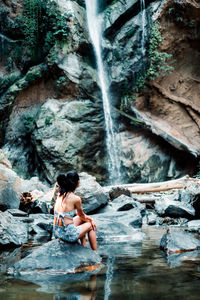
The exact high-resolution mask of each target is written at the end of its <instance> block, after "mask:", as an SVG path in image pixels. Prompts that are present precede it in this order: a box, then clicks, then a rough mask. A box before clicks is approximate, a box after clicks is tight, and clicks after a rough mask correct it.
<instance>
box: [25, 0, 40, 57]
mask: <svg viewBox="0 0 200 300" xmlns="http://www.w3.org/2000/svg"><path fill="white" fill-rule="evenodd" d="M23 7H24V9H23V33H24V36H25V46H26V47H27V49H28V50H29V54H30V56H31V57H32V59H33V60H37V59H38V56H39V53H40V51H39V53H38V47H37V46H38V44H39V38H40V24H41V22H42V14H41V11H42V1H41V0H24V2H23Z"/></svg>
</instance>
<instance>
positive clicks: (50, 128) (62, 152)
mask: <svg viewBox="0 0 200 300" xmlns="http://www.w3.org/2000/svg"><path fill="white" fill-rule="evenodd" d="M99 110H101V109H100V108H99V107H98V105H95V104H94V103H93V102H91V101H90V100H84V101H69V102H66V103H60V102H59V101H56V100H48V101H47V102H46V103H45V104H44V105H43V106H42V107H41V109H40V112H39V114H38V117H37V120H36V130H34V132H33V142H34V144H35V147H36V153H37V156H38V159H39V161H40V162H41V166H42V169H41V172H42V173H43V176H44V178H46V179H47V180H48V181H50V182H52V183H53V182H55V179H56V176H57V174H58V173H61V172H63V173H65V172H66V171H68V170H71V169H76V170H77V171H78V172H79V171H80V170H84V169H86V168H87V170H91V173H94V172H97V171H98V173H99V174H101V172H100V170H103V168H102V166H101V162H102V159H103V157H102V153H100V149H101V145H102V140H103V139H104V130H103V127H100V126H99V125H100V124H102V117H101V113H100V112H99V115H97V111H99ZM94 115H95V116H96V117H95V118H94ZM97 128H98V130H97ZM99 176H101V175H99Z"/></svg>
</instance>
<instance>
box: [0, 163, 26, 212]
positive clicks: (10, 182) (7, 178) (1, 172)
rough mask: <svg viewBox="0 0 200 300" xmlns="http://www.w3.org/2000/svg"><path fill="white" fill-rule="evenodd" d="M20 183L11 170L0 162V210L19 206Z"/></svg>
mask: <svg viewBox="0 0 200 300" xmlns="http://www.w3.org/2000/svg"><path fill="white" fill-rule="evenodd" d="M21 183H22V180H21V179H20V178H19V177H18V176H17V174H16V173H15V172H14V171H13V170H11V169H10V168H8V167H6V166H5V165H3V164H0V210H3V211H4V210H6V209H8V208H16V209H18V208H19V204H20V195H21Z"/></svg>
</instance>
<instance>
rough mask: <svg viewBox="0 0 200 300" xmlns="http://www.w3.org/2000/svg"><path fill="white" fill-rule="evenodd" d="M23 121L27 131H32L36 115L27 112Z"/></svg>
mask: <svg viewBox="0 0 200 300" xmlns="http://www.w3.org/2000/svg"><path fill="white" fill-rule="evenodd" d="M23 123H24V127H25V131H26V133H30V132H32V130H33V128H34V117H33V116H32V115H30V114H26V115H25V116H24V120H23Z"/></svg>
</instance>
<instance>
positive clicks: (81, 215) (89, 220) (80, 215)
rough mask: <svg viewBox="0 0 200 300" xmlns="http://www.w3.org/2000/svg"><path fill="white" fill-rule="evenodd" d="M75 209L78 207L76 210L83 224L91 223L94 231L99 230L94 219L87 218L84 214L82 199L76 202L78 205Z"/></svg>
mask: <svg viewBox="0 0 200 300" xmlns="http://www.w3.org/2000/svg"><path fill="white" fill-rule="evenodd" d="M75 207H76V209H77V214H78V216H79V217H80V219H81V220H82V221H83V222H91V224H92V227H93V229H94V230H97V227H96V224H95V223H94V221H93V219H92V218H91V217H89V216H87V215H86V214H85V213H84V211H83V209H82V205H81V198H80V197H78V199H77V202H76V204H75Z"/></svg>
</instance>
